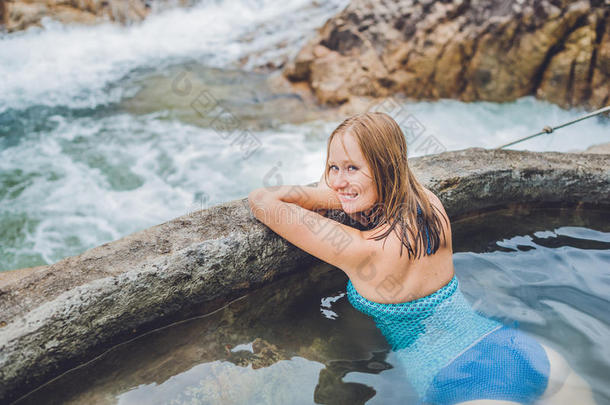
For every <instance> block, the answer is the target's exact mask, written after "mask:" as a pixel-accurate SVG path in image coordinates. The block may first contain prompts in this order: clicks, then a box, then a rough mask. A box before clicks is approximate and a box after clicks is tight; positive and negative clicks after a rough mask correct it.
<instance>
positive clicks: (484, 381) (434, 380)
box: [347, 207, 550, 405]
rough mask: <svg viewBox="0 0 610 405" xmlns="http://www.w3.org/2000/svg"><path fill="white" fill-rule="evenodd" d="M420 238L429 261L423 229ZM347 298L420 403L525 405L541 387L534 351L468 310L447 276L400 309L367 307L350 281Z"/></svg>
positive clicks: (537, 350) (538, 349)
mask: <svg viewBox="0 0 610 405" xmlns="http://www.w3.org/2000/svg"><path fill="white" fill-rule="evenodd" d="M418 208H419V207H418ZM418 213H419V209H418ZM426 235H427V236H428V251H427V254H428V255H429V254H430V253H431V251H430V237H429V235H428V232H427V229H426ZM347 297H348V300H349V302H350V303H351V304H352V306H353V307H354V308H356V309H357V310H358V311H360V312H363V313H365V314H366V315H369V316H371V317H372V318H373V320H374V321H375V324H376V325H377V327H378V328H379V329H380V330H381V332H382V333H383V335H384V336H385V338H386V340H387V341H388V343H389V344H390V345H391V346H392V350H393V351H395V352H396V354H397V356H398V358H399V359H400V361H401V363H402V364H403V365H404V369H405V372H406V374H407V379H408V380H409V382H410V383H411V385H412V386H413V388H414V389H415V391H416V392H417V394H418V395H419V397H420V400H421V401H423V403H426V404H443V405H445V404H455V403H458V402H463V401H469V400H475V399H495V400H506V401H515V402H519V403H531V402H532V401H534V400H535V399H537V398H538V397H540V395H542V393H543V392H544V391H545V389H546V387H547V383H548V375H549V370H550V364H549V360H548V358H547V356H546V353H545V351H544V349H543V348H542V346H540V344H539V343H538V342H537V341H536V340H535V339H533V338H531V337H529V336H528V335H526V334H524V333H523V332H520V331H518V330H516V329H513V328H511V327H509V326H505V325H503V324H501V323H500V322H498V321H496V320H492V319H489V318H486V317H484V316H482V315H481V314H479V313H478V312H476V311H475V310H473V309H472V308H471V307H470V305H469V303H468V302H467V301H466V299H465V298H464V296H463V295H462V293H461V291H460V289H459V288H458V279H457V278H456V277H455V275H454V276H453V278H452V279H451V281H449V283H448V284H447V285H445V286H443V287H442V288H440V289H439V290H438V291H436V292H434V293H432V294H430V295H427V296H425V297H422V298H419V299H417V300H414V301H409V302H404V303H400V304H380V303H377V302H373V301H370V300H368V299H366V298H364V297H363V296H361V295H360V294H359V293H358V292H357V291H356V289H355V288H354V286H353V284H352V282H351V280H350V281H348V283H347Z"/></svg>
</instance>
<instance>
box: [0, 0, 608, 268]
mask: <svg viewBox="0 0 610 405" xmlns="http://www.w3.org/2000/svg"><path fill="white" fill-rule="evenodd" d="M346 4H347V0H333V1H324V2H313V1H309V0H288V1H283V2H281V3H278V2H275V1H271V0H231V1H228V0H227V1H222V0H219V1H201V2H199V3H198V5H196V6H195V7H193V8H190V9H182V8H178V9H174V10H166V11H164V12H161V13H158V14H155V15H152V16H151V17H150V18H148V19H147V20H146V21H145V22H144V23H143V24H139V25H133V26H129V27H119V26H116V25H109V24H102V25H99V26H95V27H77V26H62V25H59V24H57V23H54V22H52V21H45V22H44V29H38V28H32V29H29V30H28V31H25V32H18V33H13V34H6V35H0V77H2V80H0V271H2V270H8V269H14V268H21V267H30V266H36V265H42V264H49V263H53V262H55V261H57V260H59V259H62V258H64V257H66V256H70V255H75V254H78V253H81V252H83V251H84V250H86V249H88V248H92V247H94V246H98V245H100V244H102V243H105V242H108V241H111V240H115V239H118V238H120V237H122V236H124V235H127V234H130V233H132V232H135V231H137V230H140V229H144V228H147V227H150V226H153V225H156V224H158V223H161V222H164V221H167V220H170V219H172V218H175V217H178V216H180V215H184V214H187V213H189V212H191V211H193V210H196V209H201V208H205V207H208V206H211V205H215V204H218V203H221V202H224V201H229V200H233V199H236V198H243V197H245V196H246V195H247V194H248V192H249V191H250V190H252V189H253V188H256V187H260V186H263V185H275V184H278V183H283V184H304V183H309V182H312V181H317V180H318V179H319V177H320V174H321V172H322V165H323V162H324V154H325V142H326V138H327V137H328V135H329V134H330V132H331V131H332V129H333V128H334V127H335V126H336V125H337V124H338V123H339V122H340V121H341V119H343V118H345V117H342V116H338V115H337V114H336V113H332V114H328V111H327V110H324V109H320V108H318V107H314V106H310V105H307V104H306V103H304V102H303V101H302V100H300V99H299V98H298V97H296V96H295V95H294V94H291V93H290V92H284V91H280V92H279V93H278V92H274V91H272V90H271V88H270V85H269V83H268V81H267V80H268V79H269V74H267V73H256V72H254V70H255V68H256V67H257V66H263V65H265V64H267V63H269V62H271V63H274V64H275V65H277V66H280V65H281V64H282V63H283V62H285V61H286V60H289V59H290V58H292V57H294V56H295V55H296V53H297V52H298V50H299V49H300V47H301V46H302V45H303V43H304V42H305V41H306V40H307V39H308V38H310V37H312V36H313V35H315V30H316V28H317V27H320V26H321V25H322V24H323V23H324V21H325V20H326V19H327V18H328V17H330V16H332V15H334V14H335V13H336V12H337V11H338V10H340V9H341V8H342V7H344V6H345V5H346ZM187 81H188V83H190V86H191V87H190V88H189V89H190V91H187ZM202 91H207V92H208V93H209V94H210V95H211V96H212V97H213V98H214V99H215V100H216V101H217V102H218V103H219V105H222V107H223V109H224V110H225V111H229V112H230V113H232V114H233V115H234V116H235V117H236V118H237V120H238V127H239V130H240V131H249V133H251V134H252V135H253V136H254V137H255V138H256V139H257V140H258V141H259V142H260V145H259V146H260V147H259V148H258V149H256V150H255V153H253V154H252V155H251V156H247V158H245V154H244V151H243V150H242V148H241V147H240V146H239V145H238V144H233V141H234V136H233V132H231V131H228V130H223V129H220V128H214V126H213V125H210V122H209V120H207V119H206V118H209V117H207V116H206V117H202V116H200V115H199V114H198V113H197V111H196V110H194V108H193V107H192V103H193V102H194V100H196V99H197V97H198V96H199V95H200V93H201V92H202ZM395 101H396V105H397V106H399V107H400V108H398V109H396V110H395V111H391V112H393V113H395V116H396V119H397V120H399V121H400V122H402V121H401V120H400V117H401V116H402V117H404V116H405V114H406V115H408V114H413V115H414V116H415V117H416V119H417V120H418V121H419V122H420V124H421V128H422V130H423V132H422V133H421V136H420V137H418V138H417V139H414V140H412V141H413V142H411V141H409V149H410V155H411V156H418V155H424V154H428V153H433V152H438V151H442V150H445V149H446V150H454V149H462V148H466V147H473V146H478V147H496V146H499V145H500V144H504V143H506V142H508V141H510V140H513V139H516V138H519V137H522V136H525V135H529V134H531V133H533V132H537V131H538V130H540V128H542V127H543V126H544V125H555V124H559V123H562V122H564V121H567V120H570V119H572V118H574V117H576V116H578V115H579V114H581V113H582V112H581V111H578V110H570V111H566V110H562V109H560V108H558V107H556V106H553V105H551V104H548V103H543V102H538V101H536V100H534V99H532V98H524V99H521V100H518V101H516V102H512V103H504V104H497V103H472V104H468V103H461V102H457V101H451V100H442V101H439V102H433V103H430V102H421V103H412V102H403V101H400V100H395ZM609 133H610V131H609V126H608V123H607V122H606V121H603V120H598V119H593V120H587V121H584V122H582V123H579V124H577V125H575V126H572V127H568V128H566V129H563V130H561V131H559V132H557V133H555V134H553V135H552V136H545V137H539V138H536V139H533V140H531V141H527V142H524V143H522V144H519V145H517V146H516V148H518V149H529V150H538V151H547V150H553V151H567V150H572V149H583V148H586V147H588V146H589V145H592V144H596V143H601V142H608V141H609V140H610V138H609V136H608V134H609ZM430 140H432V141H433V142H430ZM252 150H254V149H252Z"/></svg>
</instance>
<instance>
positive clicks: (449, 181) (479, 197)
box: [0, 148, 610, 402]
mask: <svg viewBox="0 0 610 405" xmlns="http://www.w3.org/2000/svg"><path fill="white" fill-rule="evenodd" d="M609 163H610V155H606V154H581V153H556V152H543V153H537V152H521V151H511V150H485V149H481V148H470V149H466V150H462V151H455V152H445V153H441V154H438V155H431V156H425V157H421V158H413V159H410V165H411V167H412V169H413V170H414V172H415V173H416V175H417V176H418V178H419V179H420V181H421V182H422V183H423V184H424V185H425V186H426V187H428V188H430V189H431V190H432V191H434V192H435V193H436V194H437V195H438V196H439V197H440V198H441V200H442V201H443V204H444V205H445V208H446V210H447V213H448V214H449V216H450V217H451V218H452V219H453V218H456V217H460V216H464V215H466V214H468V213H471V212H476V211H484V210H487V209H490V208H493V207H497V206H502V205H505V204H507V203H511V202H520V203H558V204H565V205H578V204H580V203H589V204H594V205H599V204H602V203H605V202H607V201H610V164H609ZM315 262H316V259H314V258H313V257H311V256H309V255H307V254H306V253H305V252H303V251H301V250H300V249H298V248H296V247H294V246H293V245H291V244H289V243H287V242H285V241H284V240H283V239H281V238H279V237H278V236H277V235H275V234H274V233H273V232H272V231H270V230H269V229H268V228H266V227H264V226H263V225H262V224H260V223H258V221H256V220H255V219H254V218H253V217H252V215H251V214H250V212H249V209H248V204H247V200H246V199H242V200H236V201H231V202H228V203H225V204H221V205H219V206H216V207H212V208H210V209H207V210H203V211H199V212H196V213H191V214H189V215H185V216H182V217H179V218H176V219H173V220H171V221H168V222H165V223H163V224H160V225H156V226H153V227H151V228H148V229H145V230H143V231H140V232H136V233H134V234H131V235H128V236H126V237H124V238H122V239H119V240H117V241H114V242H110V243H106V244H104V245H101V246H98V247H96V248H93V249H90V250H88V251H86V252H84V253H83V254H81V255H79V256H75V257H70V258H66V259H64V260H61V261H59V262H57V263H55V264H53V265H49V266H41V267H37V268H33V269H22V270H14V271H10V272H4V273H0V325H4V326H2V327H0V399H3V401H6V402H9V401H12V400H15V399H16V398H18V397H19V396H20V395H23V394H24V393H26V392H28V391H29V390H31V389H33V388H35V387H36V386H38V385H40V384H41V383H43V382H44V381H46V380H48V379H50V378H53V377H54V376H56V375H59V374H61V373H62V372H65V371H67V369H68V368H70V367H71V366H74V364H75V363H78V362H79V361H84V360H86V359H90V358H92V357H95V356H96V355H98V354H99V353H101V352H102V351H103V350H105V349H107V348H108V347H109V346H110V345H111V344H112V343H115V342H117V341H121V340H126V339H127V338H128V337H129V336H134V333H135V334H141V333H143V332H145V331H146V330H147V329H150V328H151V327H152V326H151V325H153V324H155V321H156V320H159V319H167V318H168V317H171V316H177V315H179V314H180V313H181V311H182V310H183V309H184V308H186V307H188V306H191V305H193V304H197V303H205V302H209V301H212V300H222V298H223V297H228V296H230V295H232V294H236V293H241V292H247V291H248V289H251V288H258V287H260V286H261V285H264V284H265V283H268V282H270V281H271V280H273V279H275V278H276V277H277V276H279V275H281V274H288V273H293V272H295V271H299V270H300V269H302V268H304V267H306V266H308V265H310V264H313V263H315ZM156 326H158V325H156ZM134 330H135V332H134Z"/></svg>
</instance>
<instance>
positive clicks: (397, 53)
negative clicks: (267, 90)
mask: <svg viewBox="0 0 610 405" xmlns="http://www.w3.org/2000/svg"><path fill="white" fill-rule="evenodd" d="M284 74H285V75H286V77H287V78H289V79H290V80H292V81H293V82H305V83H307V84H308V85H309V86H310V88H311V90H312V91H313V93H314V94H315V95H316V97H317V98H318V100H319V101H320V102H322V103H324V104H331V105H332V104H342V103H345V102H348V101H352V99H354V98H358V97H362V96H369V97H386V96H388V95H391V94H395V93H400V94H404V95H406V96H407V97H409V98H413V99H439V98H456V99H460V100H464V101H477V100H486V101H497V102H503V101H511V100H515V99H517V98H519V97H522V96H526V95H536V96H537V97H538V98H540V99H544V100H548V101H551V102H553V103H556V104H559V105H561V106H563V107H572V106H584V107H588V108H599V107H602V106H605V105H607V104H608V103H609V100H610V84H609V83H610V3H608V1H599V0H591V1H582V0H581V1H567V0H509V1H504V0H490V1H475V0H445V1H427V0H402V1H399V2H394V1H371V0H353V1H352V2H351V3H350V4H349V5H348V6H347V7H346V8H345V9H344V10H343V11H342V12H341V13H339V14H338V15H336V16H335V17H333V18H331V19H330V20H328V21H327V22H326V24H325V25H324V26H323V27H322V28H321V29H320V30H319V32H318V34H317V36H315V37H314V38H313V39H312V40H311V41H309V42H308V44H307V45H305V46H304V47H303V49H302V50H301V51H300V52H299V54H298V55H297V56H296V58H295V59H294V60H293V61H291V62H290V63H289V64H288V65H287V66H286V68H285V69H284Z"/></svg>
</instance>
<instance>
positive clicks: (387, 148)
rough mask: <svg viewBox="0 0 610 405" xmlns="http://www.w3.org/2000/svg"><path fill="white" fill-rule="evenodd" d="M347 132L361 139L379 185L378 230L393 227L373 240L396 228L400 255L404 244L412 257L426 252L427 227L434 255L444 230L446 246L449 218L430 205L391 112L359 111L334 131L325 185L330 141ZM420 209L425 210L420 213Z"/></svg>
mask: <svg viewBox="0 0 610 405" xmlns="http://www.w3.org/2000/svg"><path fill="white" fill-rule="evenodd" d="M347 133H350V134H352V135H353V136H354V137H355V138H356V140H357V142H358V145H359V146H360V150H361V151H362V154H363V155H364V158H365V160H366V162H367V163H368V165H369V167H370V169H371V173H372V176H373V181H374V183H375V185H376V187H377V196H378V201H377V203H376V204H375V205H374V206H373V210H372V213H371V214H370V219H371V221H372V223H373V226H374V228H376V227H378V226H381V225H384V224H386V223H387V224H389V225H390V227H389V228H388V230H387V231H386V232H384V233H383V234H381V235H379V236H374V237H373V238H374V239H375V240H381V239H385V238H386V237H387V236H388V235H389V234H390V233H391V232H392V231H394V232H396V233H397V235H398V236H399V238H400V240H401V242H402V244H401V246H400V256H402V249H403V246H404V247H406V249H407V253H408V255H409V258H411V257H412V256H413V257H415V258H419V257H420V254H421V253H422V250H421V249H423V252H424V254H426V250H427V237H426V231H425V230H426V229H427V230H428V235H429V237H430V248H431V251H432V253H434V252H436V251H437V249H438V248H439V247H440V245H441V234H443V236H444V238H443V245H446V243H447V240H446V235H444V230H443V226H442V223H441V220H440V218H441V217H442V218H443V219H444V220H445V221H446V222H447V221H448V220H447V218H446V217H445V216H444V215H443V214H442V213H441V212H440V211H439V209H438V208H437V207H435V206H433V205H432V204H431V203H430V200H429V199H428V196H427V195H426V192H425V191H424V188H423V186H422V185H421V184H420V183H419V181H417V179H416V178H415V175H414V174H413V172H412V171H411V169H410V168H409V164H408V161H407V143H406V141H405V136H404V134H403V132H402V130H401V129H400V127H399V126H398V124H397V123H396V121H394V119H392V117H390V116H389V115H388V114H385V113H381V112H369V113H363V114H357V115H354V116H352V117H350V118H347V119H346V120H345V121H343V122H342V123H341V124H340V125H339V126H338V127H337V128H336V129H335V130H334V131H333V132H332V134H331V135H330V137H329V138H328V144H327V150H326V170H325V171H324V180H325V181H326V183H327V184H328V174H329V171H330V166H329V164H328V157H329V154H330V145H331V142H332V140H333V139H334V138H335V137H336V136H338V135H344V134H347ZM417 207H420V208H421V215H419V216H418V215H417ZM435 210H436V212H435ZM409 235H410V236H411V237H409ZM411 241H413V243H411ZM384 244H385V240H384Z"/></svg>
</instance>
